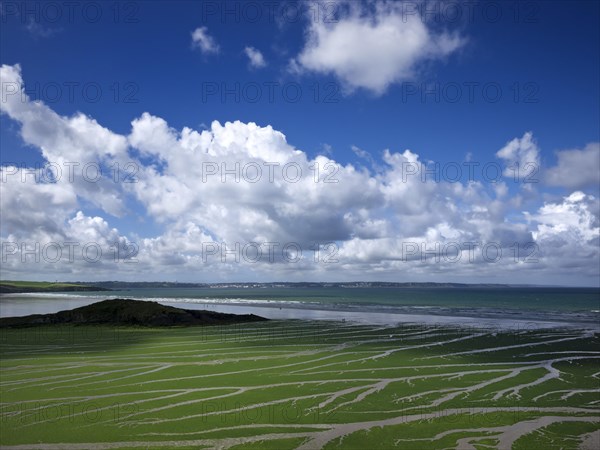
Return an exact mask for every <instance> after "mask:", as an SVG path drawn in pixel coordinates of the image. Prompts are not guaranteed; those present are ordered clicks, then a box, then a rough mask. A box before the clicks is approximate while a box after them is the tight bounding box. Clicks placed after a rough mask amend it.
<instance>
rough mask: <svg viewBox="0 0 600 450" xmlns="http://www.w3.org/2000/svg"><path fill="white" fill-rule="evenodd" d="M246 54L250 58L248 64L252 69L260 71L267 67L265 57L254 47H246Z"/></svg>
mask: <svg viewBox="0 0 600 450" xmlns="http://www.w3.org/2000/svg"><path fill="white" fill-rule="evenodd" d="M244 53H245V54H246V56H247V57H248V64H249V65H250V67H252V68H254V69H260V68H262V67H265V66H266V65H267V62H266V61H265V57H264V56H263V54H262V53H261V52H260V50H258V49H256V48H254V47H246V48H244Z"/></svg>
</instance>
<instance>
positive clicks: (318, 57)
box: [291, 0, 464, 94]
mask: <svg viewBox="0 0 600 450" xmlns="http://www.w3.org/2000/svg"><path fill="white" fill-rule="evenodd" d="M336 5H337V6H339V8H338V9H339V12H340V14H339V17H337V18H336V19H337V20H335V21H329V22H328V21H319V20H310V24H309V27H308V30H307V32H306V43H305V45H304V48H303V49H302V51H301V52H300V54H299V55H298V56H297V57H296V58H294V59H293V60H292V61H291V67H292V69H295V70H299V71H312V72H316V73H321V74H333V75H335V76H336V77H337V78H338V79H339V80H340V81H341V82H342V83H343V85H344V87H345V88H346V90H348V91H353V90H354V89H356V88H364V89H367V90H369V91H372V92H374V93H375V94H383V93H384V92H385V91H386V90H387V89H388V87H389V86H390V85H391V84H393V83H398V82H402V81H405V80H410V79H412V78H413V77H415V75H416V73H417V71H418V67H419V64H421V63H424V62H426V61H431V60H437V59H441V58H444V57H446V56H447V55H450V54H451V53H453V52H454V51H456V50H457V49H458V48H459V47H461V46H462V45H463V43H464V38H462V37H460V36H459V35H458V34H456V33H448V32H436V31H434V30H432V29H431V28H430V27H429V26H428V25H427V23H426V22H425V21H424V20H423V19H422V18H421V17H419V16H418V15H407V14H406V13H405V11H403V8H402V5H401V2H394V1H387V0H385V1H377V2H370V3H368V4H366V5H363V4H360V3H357V4H355V3H354V2H347V3H343V2H342V3H338V4H336Z"/></svg>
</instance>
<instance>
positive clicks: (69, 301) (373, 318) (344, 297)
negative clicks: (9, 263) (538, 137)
mask: <svg viewBox="0 0 600 450" xmlns="http://www.w3.org/2000/svg"><path fill="white" fill-rule="evenodd" d="M107 298H133V299H139V300H154V301H158V302H160V303H162V304H170V305H173V306H179V307H183V308H188V309H210V310H215V311H221V312H233V313H254V314H258V315H262V316H264V317H268V318H297V319H323V320H351V321H358V322H368V323H389V324H393V323H399V322H429V323H431V322H436V323H456V324H465V323H472V324H480V325H486V324H489V325H495V326H506V325H510V324H523V323H529V324H537V325H539V326H552V325H554V326H556V325H570V326H584V327H586V328H599V329H600V289H597V288H516V287H515V288H339V287H328V288H324V287H319V288H247V289H244V288H236V289H233V288H229V289H223V288H151V289H150V288H133V289H129V290H122V291H110V292H74V293H64V294H63V293H53V294H5V295H1V296H0V316H1V317H9V316H22V315H27V314H42V313H50V312H56V311H60V310H64V309H71V308H76V307H79V306H83V305H87V304H90V303H93V302H96V301H99V300H104V299H107Z"/></svg>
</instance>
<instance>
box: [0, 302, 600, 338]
mask: <svg viewBox="0 0 600 450" xmlns="http://www.w3.org/2000/svg"><path fill="white" fill-rule="evenodd" d="M23 298H25V299H27V300H26V301H25V302H23V301H17V300H21V299H23ZM106 298H107V297H106V296H104V295H102V296H93V297H92V296H77V295H73V294H70V295H69V294H66V295H60V294H56V293H52V294H45V295H43V296H40V295H39V294H35V293H32V294H30V295H28V294H2V295H0V317H21V316H26V315H31V314H48V313H55V312H58V311H63V310H68V309H74V308H77V307H81V306H86V305H89V304H92V303H96V302H98V301H102V300H106ZM132 299H133V300H138V301H154V302H157V303H159V304H162V305H172V306H177V307H179V308H184V309H194V310H206V311H213V312H220V313H229V314H255V315H259V316H263V317H266V318H268V319H272V320H289V319H299V320H317V321H328V322H331V321H338V322H349V323H357V324H365V325H386V326H394V325H398V324H407V323H417V324H423V325H427V326H436V325H440V326H452V325H455V326H458V327H469V328H485V329H494V330H498V331H502V330H509V331H510V330H524V329H549V328H577V329H582V330H589V331H594V332H600V323H598V322H597V321H596V322H595V321H593V320H592V319H590V320H587V321H586V320H576V319H575V320H574V319H573V318H571V320H568V319H566V320H560V319H559V320H553V319H554V317H550V318H546V317H514V316H510V315H503V314H501V313H499V314H493V313H490V311H487V312H486V311H485V310H480V311H477V310H471V311H465V308H456V310H457V311H456V312H455V314H451V313H450V314H448V313H442V314H440V313H439V309H441V308H439V307H418V306H412V307H405V309H416V310H417V311H400V309H401V308H402V307H398V308H391V307H386V306H380V307H374V305H340V304H334V305H326V304H323V303H317V302H295V303H293V302H282V301H272V303H271V301H269V302H266V301H265V302H256V301H255V300H246V301H244V299H236V300H235V301H229V302H224V301H222V300H221V299H214V300H212V299H210V300H207V299H193V300H192V299H178V298H135V297H134V298H132ZM6 300H8V301H9V302H10V301H11V300H15V301H14V302H10V303H9V304H7V302H6ZM435 309H438V311H437V312H436V311H435ZM419 310H423V312H422V313H421V312H419ZM450 312H451V311H450ZM469 312H472V314H468V313H469ZM525 312H527V311H525ZM517 313H518V312H517Z"/></svg>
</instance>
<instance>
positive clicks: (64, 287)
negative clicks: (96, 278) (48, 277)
mask: <svg viewBox="0 0 600 450" xmlns="http://www.w3.org/2000/svg"><path fill="white" fill-rule="evenodd" d="M92 290H97V291H105V290H107V289H104V288H100V287H97V286H92V285H86V284H78V283H77V284H75V283H52V282H50V281H0V292H2V293H21V292H64V291H92Z"/></svg>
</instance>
